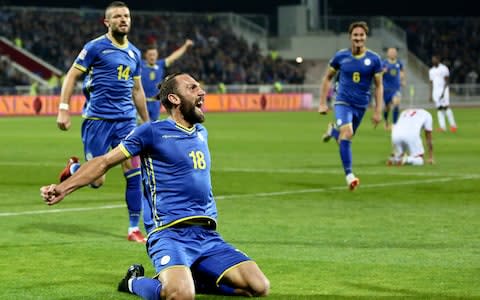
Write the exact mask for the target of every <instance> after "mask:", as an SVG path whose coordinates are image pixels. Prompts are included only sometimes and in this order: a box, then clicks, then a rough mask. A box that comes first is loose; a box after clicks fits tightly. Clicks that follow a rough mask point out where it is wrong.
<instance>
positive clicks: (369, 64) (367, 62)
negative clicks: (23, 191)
mask: <svg viewBox="0 0 480 300" xmlns="http://www.w3.org/2000/svg"><path fill="white" fill-rule="evenodd" d="M329 65H330V67H331V68H333V69H334V70H335V71H336V72H338V89H337V97H336V101H335V103H336V104H347V105H350V106H354V107H360V108H366V107H367V106H368V104H369V103H370V98H371V92H370V87H371V85H372V80H373V78H374V76H375V75H377V74H378V75H377V76H381V74H382V60H381V58H380V56H379V55H378V54H377V53H375V52H373V51H371V50H367V51H366V52H365V53H363V54H361V55H353V54H352V51H351V49H342V50H339V51H337V53H335V55H334V56H333V58H332V59H331V60H330V62H329Z"/></svg>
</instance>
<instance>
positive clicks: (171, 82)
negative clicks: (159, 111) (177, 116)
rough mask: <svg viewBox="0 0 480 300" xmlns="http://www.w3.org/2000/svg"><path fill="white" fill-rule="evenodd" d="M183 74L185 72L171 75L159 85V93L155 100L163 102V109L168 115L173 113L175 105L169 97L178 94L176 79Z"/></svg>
mask: <svg viewBox="0 0 480 300" xmlns="http://www.w3.org/2000/svg"><path fill="white" fill-rule="evenodd" d="M182 74H186V73H183V72H177V73H173V74H169V75H168V76H167V77H165V79H163V81H162V82H160V83H159V84H158V89H159V92H158V94H157V96H156V97H155V98H157V99H158V100H160V101H161V102H162V105H163V107H165V109H166V110H167V112H168V113H170V112H171V111H172V108H173V103H172V102H170V100H168V95H170V94H176V93H178V90H177V84H178V82H177V80H176V77H177V76H179V75H182Z"/></svg>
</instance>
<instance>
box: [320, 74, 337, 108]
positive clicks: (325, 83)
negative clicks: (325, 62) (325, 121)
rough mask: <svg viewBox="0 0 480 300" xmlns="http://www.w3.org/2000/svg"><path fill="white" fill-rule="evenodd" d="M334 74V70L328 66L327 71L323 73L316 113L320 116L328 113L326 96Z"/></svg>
mask: <svg viewBox="0 0 480 300" xmlns="http://www.w3.org/2000/svg"><path fill="white" fill-rule="evenodd" d="M335 74H336V70H335V69H333V68H332V67H330V66H328V68H327V70H326V71H325V75H323V78H322V83H321V85H320V104H319V106H318V112H319V113H321V114H322V115H324V114H326V113H327V112H328V105H327V95H328V91H329V90H330V86H331V85H332V79H333V77H334V76H335Z"/></svg>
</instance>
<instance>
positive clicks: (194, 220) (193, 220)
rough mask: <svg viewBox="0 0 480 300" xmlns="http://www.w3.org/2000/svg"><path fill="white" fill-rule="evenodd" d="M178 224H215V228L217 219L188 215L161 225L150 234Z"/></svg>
mask: <svg viewBox="0 0 480 300" xmlns="http://www.w3.org/2000/svg"><path fill="white" fill-rule="evenodd" d="M210 222H213V224H211V223H210ZM178 224H185V225H191V226H205V225H207V226H211V225H214V228H216V226H217V221H216V220H215V219H213V218H210V217H207V216H190V217H186V218H182V219H178V220H175V221H172V222H170V223H168V224H165V225H160V226H159V227H157V228H155V229H153V230H152V231H150V233H149V234H148V236H150V235H152V233H154V232H158V231H161V230H163V229H165V228H169V227H172V226H175V225H178Z"/></svg>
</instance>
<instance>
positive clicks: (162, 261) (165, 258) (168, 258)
mask: <svg viewBox="0 0 480 300" xmlns="http://www.w3.org/2000/svg"><path fill="white" fill-rule="evenodd" d="M170 259H171V258H170V256H169V255H165V256H163V257H162V259H160V264H161V265H162V266H164V265H166V264H168V263H169V262H170Z"/></svg>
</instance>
